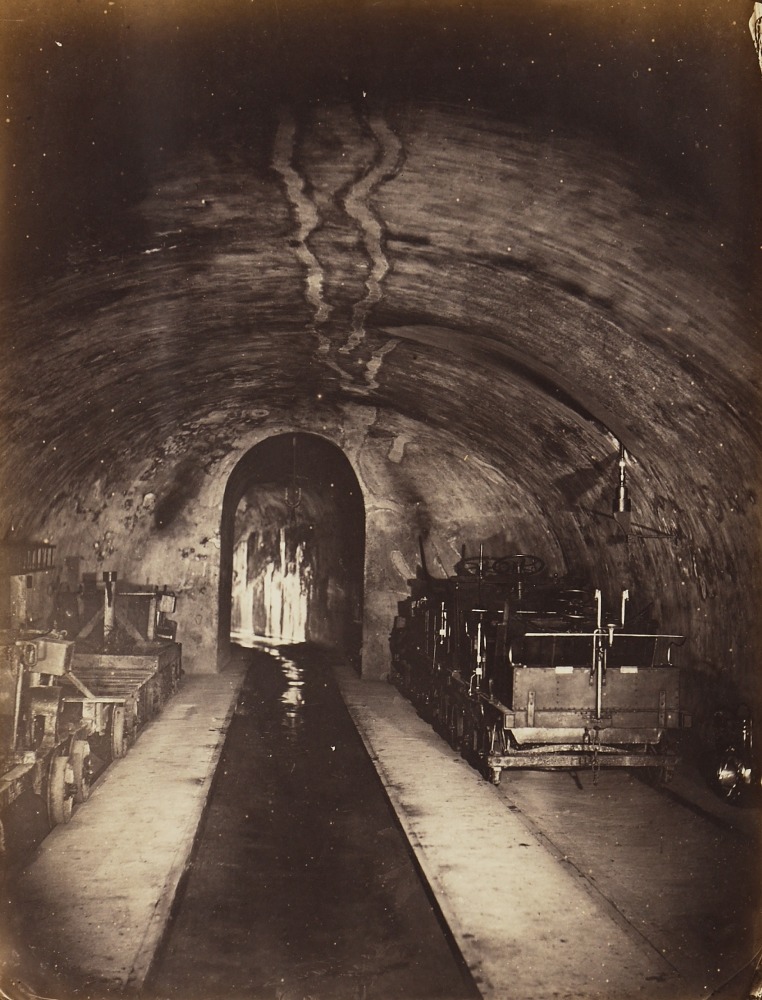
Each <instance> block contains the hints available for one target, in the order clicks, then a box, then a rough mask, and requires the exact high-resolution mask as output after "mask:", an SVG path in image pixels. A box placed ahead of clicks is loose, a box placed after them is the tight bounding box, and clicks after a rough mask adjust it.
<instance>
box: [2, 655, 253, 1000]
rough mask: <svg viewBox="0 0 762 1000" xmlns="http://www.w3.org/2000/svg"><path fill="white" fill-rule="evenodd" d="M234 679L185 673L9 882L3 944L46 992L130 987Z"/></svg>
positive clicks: (202, 786) (213, 764)
mask: <svg viewBox="0 0 762 1000" xmlns="http://www.w3.org/2000/svg"><path fill="white" fill-rule="evenodd" d="M245 672H246V666H245V664H238V663H235V664H233V665H231V667H230V668H229V669H228V670H226V671H225V672H224V673H223V674H191V675H187V674H186V675H185V677H183V679H182V681H181V684H180V688H179V689H178V691H177V693H176V694H175V695H174V696H173V697H172V698H171V699H170V700H169V701H168V702H167V704H166V705H165V706H164V708H163V710H162V713H161V714H160V715H159V716H158V717H157V718H156V719H154V720H153V721H152V722H150V723H149V724H148V725H147V726H146V728H145V729H144V730H143V731H142V732H141V734H140V736H139V738H138V740H137V742H136V743H135V745H134V746H133V747H132V748H131V749H130V751H129V753H128V754H127V755H126V756H125V757H123V758H121V759H120V760H117V761H114V762H113V763H112V764H111V766H110V767H109V768H108V769H107V770H106V772H105V773H104V775H103V776H102V778H101V779H100V780H99V781H98V782H97V783H96V785H95V787H94V788H93V790H92V793H91V795H90V798H89V799H88V801H87V802H86V803H84V804H83V805H81V806H80V807H78V808H77V809H75V812H74V814H73V816H72V818H71V820H70V822H69V823H67V824H65V825H61V826H57V827H56V828H55V829H54V830H52V831H51V832H50V834H48V836H47V837H46V838H45V839H44V841H43V842H42V844H41V845H40V846H39V848H38V849H37V851H36V853H35V855H34V856H33V858H32V861H31V862H30V863H29V865H28V866H27V867H26V868H25V869H24V870H23V871H22V872H21V873H20V874H19V875H18V876H17V878H16V880H15V884H14V885H13V886H12V887H11V893H12V896H14V897H15V898H16V899H18V900H21V901H23V905H21V906H20V907H19V908H18V910H19V912H18V913H17V914H16V919H15V921H14V923H15V927H14V935H15V937H16V939H17V940H18V941H20V942H21V947H22V948H23V952H24V954H25V957H26V961H27V962H29V961H30V960H31V961H34V962H35V963H36V965H37V966H38V967H39V970H40V974H41V975H42V977H43V979H44V980H45V981H46V982H47V983H48V984H51V985H53V984H55V982H56V980H58V979H60V981H61V982H64V983H67V984H68V983H76V984H77V994H76V995H77V996H85V997H88V996H92V997H100V996H101V995H102V994H103V992H106V991H107V992H112V991H113V992H123V991H125V990H132V989H139V988H140V986H141V985H142V983H143V981H144V980H145V977H146V975H147V974H148V970H149V968H150V965H151V962H152V961H153V958H154V955H155V953H156V950H157V948H158V946H159V942H160V941H161V938H162V935H163V933H164V929H165V927H166V924H167V921H168V919H169V916H170V913H171V909H172V904H173V902H174V899H175V896H176V893H177V890H178V887H179V885H180V881H181V879H182V876H183V873H184V872H185V870H186V867H187V865H188V862H189V860H190V857H191V853H192V850H193V845H194V841H195V837H196V831H197V829H198V826H199V822H200V820H201V817H202V815H203V813H204V809H205V806H206V802H207V800H208V798H209V795H210V791H211V788H212V782H213V778H214V773H215V770H216V768H217V764H218V761H219V758H220V754H221V753H222V748H223V745H224V742H225V736H226V733H227V730H228V727H229V724H230V721H231V719H232V717H233V712H234V710H235V704H236V700H237V697H238V692H239V690H240V687H241V685H242V683H243V679H244V677H245ZM10 985H11V987H12V986H13V984H12V983H11V984H10ZM48 988H50V986H48Z"/></svg>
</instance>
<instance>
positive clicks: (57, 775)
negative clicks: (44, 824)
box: [48, 756, 74, 826]
mask: <svg viewBox="0 0 762 1000" xmlns="http://www.w3.org/2000/svg"><path fill="white" fill-rule="evenodd" d="M73 807H74V775H73V773H72V769H71V765H70V763H69V758H68V757H58V756H56V757H53V758H52V759H51V762H50V771H49V773H48V820H49V822H50V825H51V826H57V825H58V824H59V823H68V822H69V820H70V819H71V812H72V809H73Z"/></svg>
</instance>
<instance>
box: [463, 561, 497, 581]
mask: <svg viewBox="0 0 762 1000" xmlns="http://www.w3.org/2000/svg"><path fill="white" fill-rule="evenodd" d="M456 571H457V574H458V576H479V577H485V576H492V575H493V573H494V560H492V559H490V558H489V556H481V557H480V556H470V557H469V558H468V559H461V561H460V562H459V563H458V565H457V566H456Z"/></svg>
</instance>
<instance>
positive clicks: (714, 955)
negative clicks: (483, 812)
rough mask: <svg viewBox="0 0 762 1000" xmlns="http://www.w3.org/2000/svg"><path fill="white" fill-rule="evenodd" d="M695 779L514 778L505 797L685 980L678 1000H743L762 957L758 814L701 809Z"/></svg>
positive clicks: (716, 806) (717, 806)
mask: <svg viewBox="0 0 762 1000" xmlns="http://www.w3.org/2000/svg"><path fill="white" fill-rule="evenodd" d="M685 770H686V773H685V776H684V779H683V781H682V783H681V785H678V788H677V789H673V786H668V787H667V788H666V789H664V788H655V787H652V786H651V785H650V784H649V782H648V781H647V780H643V779H642V778H640V777H639V776H638V775H637V773H634V772H628V771H625V770H621V771H619V770H611V771H604V772H601V774H600V775H599V776H598V780H597V782H594V781H593V779H592V778H591V776H590V774H589V773H583V774H581V775H578V774H572V773H570V772H542V771H531V772H530V771H524V772H522V771H516V772H513V773H512V774H510V775H509V777H508V778H506V779H504V780H503V781H502V782H501V786H500V790H499V793H500V795H501V797H502V798H503V799H504V800H505V802H506V804H507V806H508V808H510V809H512V810H516V811H518V813H519V814H520V815H521V817H522V819H523V821H524V822H525V823H526V824H527V825H528V826H529V827H530V828H531V829H532V830H533V831H534V832H535V833H536V834H538V835H539V836H540V837H541V839H542V842H543V843H544V844H545V846H546V847H547V848H548V849H549V850H550V852H551V853H552V854H553V855H554V856H556V857H557V858H559V859H561V860H562V861H563V862H564V863H565V864H567V865H569V866H571V867H572V868H573V869H574V870H575V871H576V872H578V873H579V875H580V877H582V878H583V879H585V880H586V882H587V883H588V885H589V886H590V888H591V891H592V892H594V893H595V894H596V895H599V896H600V898H601V900H603V901H604V902H605V903H606V904H607V905H608V906H609V907H610V908H611V911H612V914H613V915H614V916H616V917H617V919H618V920H619V921H620V922H622V923H623V925H625V926H627V927H628V928H629V929H630V930H631V932H632V933H633V934H634V935H636V936H639V937H640V938H642V941H643V943H644V944H645V945H646V946H648V947H651V948H653V949H654V950H655V951H656V952H658V953H659V954H661V955H662V957H663V958H664V960H665V961H666V962H667V964H668V965H669V966H670V967H671V968H672V969H673V970H674V971H675V972H677V973H678V974H679V975H680V977H681V978H682V980H683V981H684V982H685V984H686V987H685V991H683V992H681V993H680V996H679V997H677V996H676V998H675V1000H688V998H691V1000H692V998H697V1000H698V998H700V997H710V996H711V997H715V996H716V997H718V998H719V997H722V998H723V1000H729V998H735V1000H742V998H745V997H746V996H747V995H748V990H747V989H746V986H747V984H748V982H749V981H750V980H751V978H752V977H753V970H754V965H755V963H756V961H757V959H758V958H759V943H760V941H759V934H760V892H759V889H760V886H759V881H760V879H759V863H758V856H759V822H758V813H756V812H751V811H749V812H744V811H737V810H734V809H733V807H729V806H724V805H723V804H722V803H721V802H720V801H719V800H713V799H712V798H710V797H708V796H707V797H706V805H707V807H708V808H703V807H702V806H701V805H700V804H697V800H698V799H699V798H700V794H699V793H700V789H699V787H698V782H699V780H700V779H699V778H698V776H696V775H695V774H694V773H692V772H691V771H690V770H689V769H688V768H686V769H685ZM681 775H682V772H681ZM682 786H684V788H683V787H682ZM684 790H687V791H688V792H689V797H684V795H683V794H682V792H683V791H684Z"/></svg>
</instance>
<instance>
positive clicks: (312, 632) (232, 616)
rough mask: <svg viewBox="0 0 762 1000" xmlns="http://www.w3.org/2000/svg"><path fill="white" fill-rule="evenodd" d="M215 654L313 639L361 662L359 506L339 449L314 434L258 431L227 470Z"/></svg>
mask: <svg viewBox="0 0 762 1000" xmlns="http://www.w3.org/2000/svg"><path fill="white" fill-rule="evenodd" d="M220 541H221V550H220V596H219V639H218V648H219V657H220V665H221V666H222V665H223V664H224V663H225V662H226V661H227V659H228V657H229V655H230V651H231V647H232V645H233V644H240V645H248V644H250V643H251V642H252V641H256V640H257V639H260V638H264V639H267V640H270V641H273V642H304V641H307V642H315V643H318V644H320V645H323V646H327V647H330V648H333V649H336V650H337V651H339V652H341V653H342V654H343V655H344V656H346V657H347V659H349V661H350V662H351V663H353V665H354V666H355V667H356V669H358V670H359V658H360V647H361V642H362V602H363V578H364V566H365V507H364V503H363V498H362V492H361V490H360V486H359V483H358V481H357V477H356V475H355V473H354V470H353V469H352V466H351V465H350V463H349V460H348V459H347V457H346V455H344V453H343V452H342V451H341V449H340V448H338V447H337V446H336V445H335V444H333V443H332V442H330V441H328V440H326V439H325V438H322V437H320V436H319V435H317V434H308V433H304V432H295V433H288V434H277V435H274V436H273V437H270V438H266V439H265V440H264V441H261V442H260V443H259V444H258V445H255V446H254V447H253V448H252V449H251V450H250V451H248V452H247V453H246V454H245V455H244V456H243V458H242V459H241V460H240V462H239V463H238V465H237V466H236V467H235V469H234V470H233V472H232V473H231V475H230V478H229V480H228V484H227V488H226V490H225V498H224V501H223V508H222V524H221V530H220Z"/></svg>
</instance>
